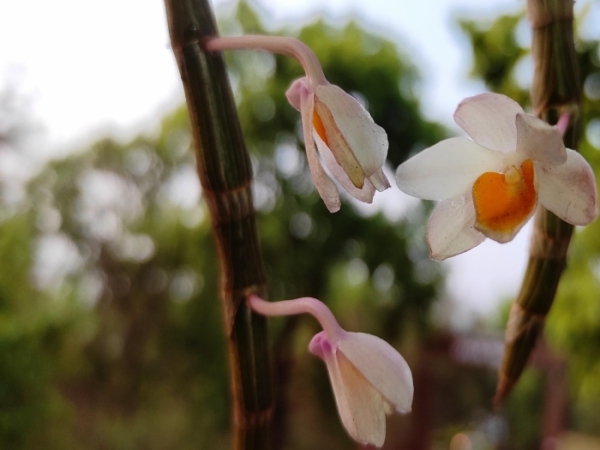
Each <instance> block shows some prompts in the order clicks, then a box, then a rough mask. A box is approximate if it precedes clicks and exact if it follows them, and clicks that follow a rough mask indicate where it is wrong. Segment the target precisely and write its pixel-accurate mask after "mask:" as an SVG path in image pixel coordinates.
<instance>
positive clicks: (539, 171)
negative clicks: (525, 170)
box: [535, 149, 598, 225]
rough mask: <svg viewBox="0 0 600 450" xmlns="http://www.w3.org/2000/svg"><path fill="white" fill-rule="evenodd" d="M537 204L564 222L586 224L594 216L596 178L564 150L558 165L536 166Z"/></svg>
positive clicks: (579, 158)
mask: <svg viewBox="0 0 600 450" xmlns="http://www.w3.org/2000/svg"><path fill="white" fill-rule="evenodd" d="M535 168H536V176H537V179H538V198H539V202H540V203H541V204H542V205H543V206H544V207H545V208H546V209H548V210H550V211H552V212H553V213H554V214H556V215H557V216H558V217H560V218H561V219H562V220H564V221H565V222H569V223H570V224H572V225H587V224H589V223H591V222H593V221H594V220H595V219H596V217H598V198H597V195H598V194H597V188H596V178H595V177H594V172H593V171H592V168H591V167H590V165H589V164H588V163H587V161H586V160H585V159H584V158H583V156H581V155H580V154H579V153H577V152H576V151H573V150H571V149H567V161H566V162H565V163H564V164H561V165H550V164H536V165H535Z"/></svg>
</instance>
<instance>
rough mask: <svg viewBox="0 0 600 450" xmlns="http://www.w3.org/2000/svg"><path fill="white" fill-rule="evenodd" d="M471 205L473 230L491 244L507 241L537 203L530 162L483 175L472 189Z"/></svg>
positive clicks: (533, 172)
mask: <svg viewBox="0 0 600 450" xmlns="http://www.w3.org/2000/svg"><path fill="white" fill-rule="evenodd" d="M473 202H474V204H475V214H476V221H475V228H477V229H478V230H479V231H481V232H482V233H483V234H485V235H486V236H487V237H490V238H492V239H494V240H495V241H498V242H508V241H510V240H511V239H512V238H513V237H514V236H515V234H516V233H517V232H518V231H519V230H520V229H521V227H522V226H523V225H524V224H525V222H527V220H528V219H529V217H531V214H533V211H534V209H535V205H536V203H537V191H536V186H535V169H534V166H533V162H532V161H531V160H530V159H527V160H525V161H524V162H523V164H521V167H516V166H512V167H510V168H509V169H508V170H507V171H506V172H505V173H496V172H486V173H484V174H483V175H481V176H480V177H479V178H477V180H476V181H475V184H474V185H473Z"/></svg>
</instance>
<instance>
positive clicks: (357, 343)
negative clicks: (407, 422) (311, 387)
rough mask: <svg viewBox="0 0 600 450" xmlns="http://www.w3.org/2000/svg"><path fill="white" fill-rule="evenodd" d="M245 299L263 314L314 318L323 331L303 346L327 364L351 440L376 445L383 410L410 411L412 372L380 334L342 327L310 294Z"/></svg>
mask: <svg viewBox="0 0 600 450" xmlns="http://www.w3.org/2000/svg"><path fill="white" fill-rule="evenodd" d="M247 301H248V304H249V305H250V307H251V308H252V309H253V310H254V311H255V312H257V313H259V314H262V315H265V316H285V315H290V314H301V313H309V314H312V315H313V316H314V317H315V318H316V319H317V320H318V321H319V323H320V324H321V326H322V327H323V331H321V332H320V333H318V334H317V335H315V336H314V337H313V339H312V340H311V342H310V345H309V350H310V351H311V352H312V353H313V354H315V355H317V356H318V357H320V358H321V359H322V360H323V361H325V364H326V365H327V370H328V372H329V379H330V380H331V385H332V387H333V392H334V394H335V400H336V403H337V407H338V412H339V414H340V417H341V419H342V423H343V424H344V427H346V430H347V431H348V434H349V435H350V436H351V437H352V439H354V440H355V441H357V442H359V443H361V444H371V445H374V446H376V447H381V446H382V445H383V443H384V441H385V415H386V413H387V414H389V413H391V412H392V411H397V412H399V413H408V412H410V410H411V404H412V399H413V391H414V390H413V382H412V374H411V372H410V368H409V367H408V364H406V361H405V360H404V358H403V357H402V356H401V355H400V354H399V353H398V352H397V351H396V350H395V349H394V348H393V347H392V346H391V345H390V344H388V343H387V342H385V341H384V340H383V339H380V338H378V337H376V336H373V335H370V334H366V333H352V332H348V331H345V330H344V329H342V328H341V327H340V325H339V324H338V323H337V321H336V320H335V317H334V316H333V313H332V312H331V310H330V309H329V308H327V306H325V304H324V303H322V302H320V301H319V300H317V299H315V298H310V297H303V298H299V299H295V300H285V301H281V302H274V303H271V302H266V301H264V300H262V299H260V298H259V297H257V296H255V295H251V296H250V297H248V300H247Z"/></svg>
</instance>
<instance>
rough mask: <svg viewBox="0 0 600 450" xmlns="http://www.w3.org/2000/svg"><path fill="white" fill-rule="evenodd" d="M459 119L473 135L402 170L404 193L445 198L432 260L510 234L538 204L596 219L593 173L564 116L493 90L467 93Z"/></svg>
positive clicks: (571, 217)
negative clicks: (547, 114)
mask: <svg viewBox="0 0 600 450" xmlns="http://www.w3.org/2000/svg"><path fill="white" fill-rule="evenodd" d="M564 117H567V120H568V116H564ZM454 120H455V121H456V123H457V124H458V125H459V126H460V127H461V128H462V129H463V130H464V131H466V133H467V134H468V135H469V136H470V137H471V138H472V139H473V140H469V139H466V138H451V139H446V140H444V141H442V142H439V143H438V144H436V145H434V146H432V147H429V148H427V149H425V150H423V151H422V152H420V153H419V154H417V155H416V156H414V157H412V158H411V159H409V160H408V161H406V162H404V163H403V164H401V165H400V167H398V170H397V172H396V181H397V183H398V187H399V188H400V189H401V190H402V191H404V192H406V193H407V194H410V195H413V196H415V197H419V198H423V199H428V200H441V203H439V204H438V205H437V206H436V208H435V210H434V211H433V214H432V215H431V218H430V219H429V224H428V227H427V242H428V244H429V248H430V251H431V257H432V258H433V259H436V260H443V259H446V258H448V257H450V256H455V255H458V254H460V253H463V252H466V251H467V250H470V249H471V248H473V247H475V246H477V245H479V244H480V243H481V242H483V241H484V240H485V238H486V237H489V238H491V239H493V240H495V241H497V242H508V241H510V240H512V239H513V238H514V237H515V235H516V234H517V233H518V232H519V230H520V229H521V227H523V225H524V224H525V223H526V222H527V221H528V220H529V218H530V217H531V216H532V215H533V214H534V212H535V209H536V205H537V204H538V203H539V204H541V205H542V206H543V207H544V208H546V209H548V210H549V211H551V212H553V213H554V214H556V215H557V216H558V217H560V218H561V219H562V220H564V221H565V222H568V223H570V224H572V225H587V224H589V223H591V222H592V221H593V220H594V219H595V218H596V217H597V215H598V207H597V190H596V179H595V177H594V173H593V171H592V168H591V167H590V165H589V164H588V163H587V162H586V161H585V160H584V159H583V157H582V156H581V155H579V153H577V152H575V151H574V150H571V149H565V146H564V144H563V141H562V134H563V133H564V129H565V128H566V123H564V121H563V122H562V123H560V122H559V125H560V127H559V126H550V125H548V124H547V123H546V122H544V121H542V120H540V119H538V118H536V117H534V116H531V115H529V114H525V113H524V111H523V109H522V108H521V107H520V106H519V105H518V104H517V103H516V102H515V101H513V100H511V99H510V98H508V97H506V96H504V95H500V94H492V93H486V94H480V95H477V96H475V97H470V98H467V99H465V100H464V101H463V102H462V103H461V104H460V105H459V106H458V108H457V109H456V113H455V114H454ZM561 120H562V119H561ZM559 128H562V130H561V129H559ZM561 131H562V132H561Z"/></svg>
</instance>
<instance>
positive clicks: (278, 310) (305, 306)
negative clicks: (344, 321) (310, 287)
mask: <svg viewBox="0 0 600 450" xmlns="http://www.w3.org/2000/svg"><path fill="white" fill-rule="evenodd" d="M247 302H248V304H249V305H250V307H251V308H252V309H253V310H254V311H256V312H257V313H259V314H262V315H264V316H291V315H294V314H310V315H312V316H313V317H314V318H315V319H317V320H318V321H319V323H320V324H321V326H322V327H323V330H324V331H325V333H327V337H328V338H329V341H330V342H331V343H335V342H337V341H339V340H340V338H341V337H342V336H343V335H344V333H346V332H345V331H344V329H343V328H342V327H340V325H339V324H338V322H337V320H336V319H335V316H334V315H333V313H332V312H331V310H330V309H329V308H328V307H327V306H326V305H325V303H323V302H322V301H320V300H317V299H316V298H312V297H301V298H296V299H294V300H283V301H280V302H267V301H264V300H263V299H261V298H260V297H257V296H256V295H251V296H249V297H248V299H247Z"/></svg>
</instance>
